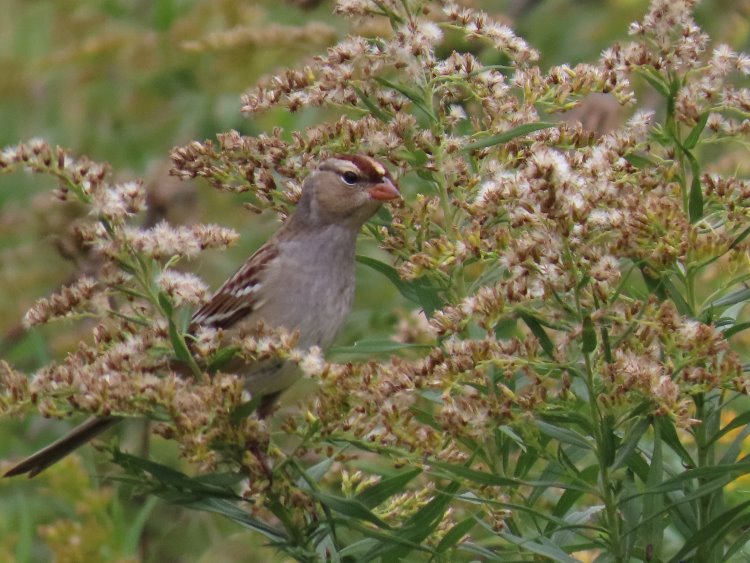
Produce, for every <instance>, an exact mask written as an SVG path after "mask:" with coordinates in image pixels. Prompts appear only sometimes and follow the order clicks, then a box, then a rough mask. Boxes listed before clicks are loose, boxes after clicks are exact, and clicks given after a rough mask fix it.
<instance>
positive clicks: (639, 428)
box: [612, 418, 651, 470]
mask: <svg viewBox="0 0 750 563" xmlns="http://www.w3.org/2000/svg"><path fill="white" fill-rule="evenodd" d="M650 425H651V422H650V421H649V419H647V418H641V419H639V420H638V421H637V422H636V423H635V424H632V425H631V426H630V428H628V431H627V432H626V433H625V436H624V437H623V439H622V442H621V443H620V447H619V448H618V449H617V454H616V455H615V460H614V462H613V463H612V470H615V469H618V468H620V467H625V466H627V459H628V458H629V457H630V456H631V454H632V453H633V452H634V451H635V449H636V448H637V447H638V444H639V443H640V441H641V438H643V436H644V435H645V434H646V430H648V427H649V426H650Z"/></svg>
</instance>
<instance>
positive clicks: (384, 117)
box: [351, 86, 393, 123]
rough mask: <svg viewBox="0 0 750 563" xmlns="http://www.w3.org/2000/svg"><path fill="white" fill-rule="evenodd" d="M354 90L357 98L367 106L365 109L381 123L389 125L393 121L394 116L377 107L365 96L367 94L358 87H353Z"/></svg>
mask: <svg viewBox="0 0 750 563" xmlns="http://www.w3.org/2000/svg"><path fill="white" fill-rule="evenodd" d="M351 88H352V90H354V93H355V94H357V97H358V98H359V99H360V100H361V101H362V103H363V104H364V105H365V107H366V108H367V109H368V110H370V113H372V115H374V116H375V117H377V118H378V119H379V120H380V121H382V122H384V123H388V122H389V121H390V120H391V119H393V116H392V115H391V114H389V113H388V112H386V111H385V110H383V109H382V108H381V107H379V106H377V105H376V104H375V103H374V102H373V101H372V100H371V99H370V98H369V97H368V96H366V95H365V93H364V92H363V91H362V90H360V89H359V88H357V87H356V86H352V87H351Z"/></svg>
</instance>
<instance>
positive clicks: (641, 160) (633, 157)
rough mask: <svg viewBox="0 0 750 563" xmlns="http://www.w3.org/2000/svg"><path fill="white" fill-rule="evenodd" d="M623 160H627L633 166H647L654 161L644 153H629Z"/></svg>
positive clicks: (653, 163)
mask: <svg viewBox="0 0 750 563" xmlns="http://www.w3.org/2000/svg"><path fill="white" fill-rule="evenodd" d="M625 160H627V161H628V162H629V163H630V164H632V165H633V166H635V167H636V168H640V169H642V168H648V167H649V166H655V165H656V162H654V161H653V160H652V159H650V158H649V157H648V156H646V155H640V154H635V153H631V154H629V155H627V156H625Z"/></svg>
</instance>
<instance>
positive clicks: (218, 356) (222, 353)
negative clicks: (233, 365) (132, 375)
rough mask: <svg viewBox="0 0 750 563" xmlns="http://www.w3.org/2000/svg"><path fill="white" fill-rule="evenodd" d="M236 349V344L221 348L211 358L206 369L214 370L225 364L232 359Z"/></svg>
mask: <svg viewBox="0 0 750 563" xmlns="http://www.w3.org/2000/svg"><path fill="white" fill-rule="evenodd" d="M238 350H239V347H237V346H227V347H226V348H221V349H220V350H219V351H218V352H216V353H215V354H214V355H213V357H212V358H211V362H210V363H209V364H208V371H210V372H214V371H216V370H219V369H221V368H223V367H224V366H226V365H227V364H228V363H229V362H231V361H232V360H233V359H234V356H235V354H236V353H237V351H238Z"/></svg>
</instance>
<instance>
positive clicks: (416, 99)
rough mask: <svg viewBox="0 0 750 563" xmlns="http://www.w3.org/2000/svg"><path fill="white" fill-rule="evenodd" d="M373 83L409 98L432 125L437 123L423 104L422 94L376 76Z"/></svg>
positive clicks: (435, 118)
mask: <svg viewBox="0 0 750 563" xmlns="http://www.w3.org/2000/svg"><path fill="white" fill-rule="evenodd" d="M375 81H376V82H379V83H380V84H382V85H383V86H385V87H387V88H390V89H391V90H395V91H396V92H399V93H401V94H403V95H404V96H406V97H407V98H409V99H410V100H411V101H412V102H413V103H414V107H416V108H418V109H420V110H421V111H422V113H424V114H425V115H426V116H427V117H428V118H429V119H430V121H432V122H433V123H437V121H438V119H437V117H435V114H434V113H432V111H431V110H430V108H429V107H427V105H426V104H425V100H424V97H425V96H424V94H422V93H421V92H418V91H416V90H412V89H411V88H408V87H406V86H404V85H403V84H396V83H395V82H391V81H390V80H386V79H385V78H383V77H381V76H376V77H375Z"/></svg>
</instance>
